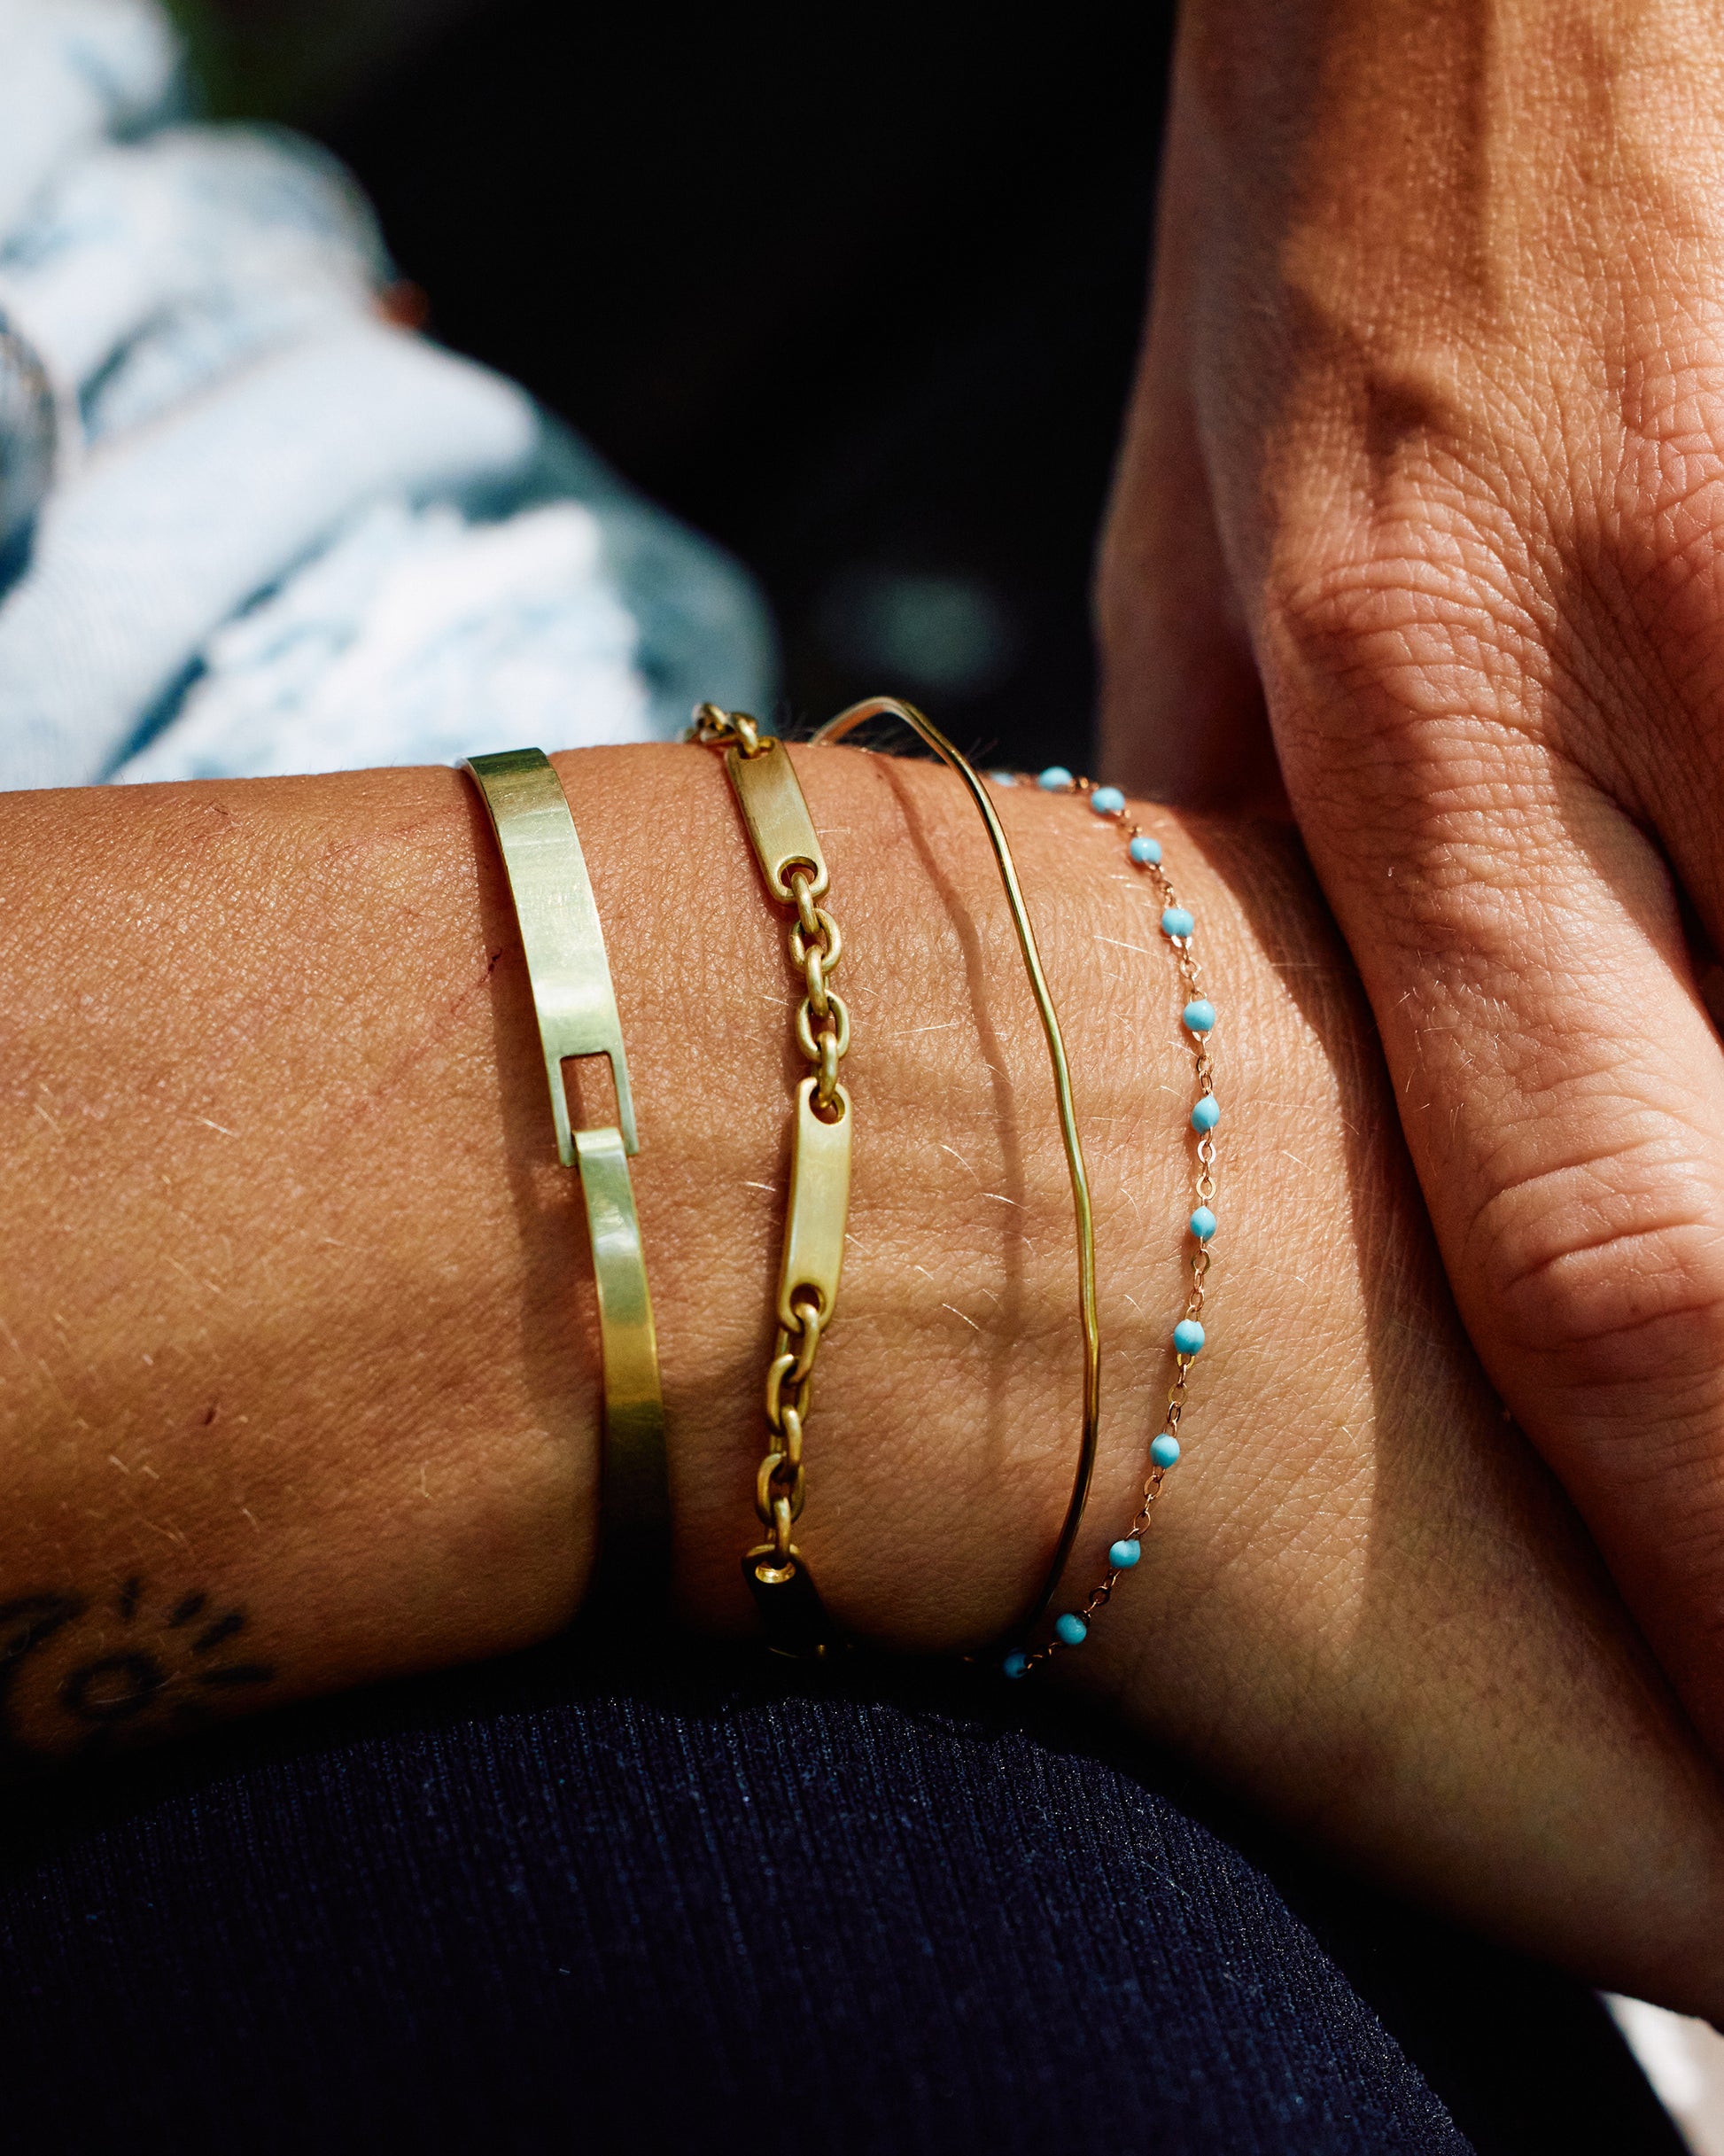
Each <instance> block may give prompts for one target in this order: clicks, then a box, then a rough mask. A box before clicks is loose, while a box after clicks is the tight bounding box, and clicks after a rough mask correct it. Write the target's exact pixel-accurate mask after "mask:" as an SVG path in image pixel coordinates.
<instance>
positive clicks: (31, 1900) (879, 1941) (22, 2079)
mask: <svg viewBox="0 0 1724 2156" xmlns="http://www.w3.org/2000/svg"><path fill="white" fill-rule="evenodd" d="M7 1825H8V1830H9V1831H8V1833H7V1834H6V1837H5V1843H4V1846H5V1848H6V1850H7V1852H8V1854H7V1856H5V1857H4V1859H0V1953H3V1954H4V1964H3V1965H4V1970H5V1972H6V1973H5V1977H4V1987H5V1993H6V1996H5V2000H4V2013H3V2014H0V2090H4V2098H3V2100H4V2115H5V2116H6V2118H7V2120H8V2121H9V2126H10V2129H11V2131H12V2134H13V2135H14V2136H16V2135H17V2134H18V2133H19V2131H22V2132H23V2133H24V2135H25V2139H24V2140H22V2141H19V2140H18V2139H16V2138H14V2139H13V2142H12V2145H15V2146H24V2145H28V2146H32V2147H36V2148H43V2149H49V2148H51V2149H54V2150H64V2151H82V2150H84V2149H89V2150H96V2149H101V2150H104V2151H106V2150H108V2149H111V2148H113V2147H114V2146H127V2145H129V2146H133V2147H136V2146H154V2145H158V2144H160V2145H169V2144H171V2145H173V2146H174V2147H175V2148H176V2149H178V2150H181V2151H187V2152H190V2151H201V2150H212V2151H214V2150H221V2151H230V2150H242V2149H243V2150H246V2151H269V2150H276V2149H281V2150H294V2151H304V2150H307V2149H311V2148H316V2149H318V2150H320V2151H322V2150H345V2149H349V2148H352V2149H376V2148H378V2147H382V2146H387V2147H400V2146H408V2145H411V2146H414V2147H415V2148H419V2149H423V2150H443V2149H448V2150H457V2149H459V2150H477V2149H484V2150H487V2151H491V2150H516V2149H518V2150H524V2151H525V2150H538V2149H543V2148H553V2147H555V2148H556V2149H559V2150H562V2149H586V2148H589V2147H590V2148H592V2149H594V2150H600V2149H603V2150H610V2149H612V2148H616V2147H619V2146H624V2145H626V2146H627V2147H628V2148H629V2149H631V2150H635V2151H641V2150H657V2149H673V2148H674V2149H680V2150H706V2149H727V2148H730V2147H741V2146H743V2145H746V2146H748V2147H749V2148H751V2149H755V2150H761V2151H769V2152H775V2151H780V2150H784V2151H790V2150H821V2151H827V2150H830V2151H835V2152H846V2151H852V2150H854V2151H858V2152H860V2151H866V2152H882V2156H885V2152H890V2156H898V2152H917V2151H922V2150H929V2151H932V2150H936V2149H938V2150H942V2151H945V2152H951V2151H964V2150H968V2149H973V2148H974V2149H977V2150H986V2151H988V2152H999V2156H1006V2152H1015V2151H1064V2150H1068V2149H1070V2150H1082V2149H1088V2148H1091V2147H1093V2148H1096V2149H1098V2150H1102V2151H1107V2152H1110V2156H1112V2152H1123V2151H1138V2150H1141V2151H1145V2152H1149V2151H1153V2152H1156V2156H1180V2152H1186V2151H1192V2152H1211V2151H1226V2152H1229V2156H1254V2152H1266V2156H1267V2152H1275V2156H1282V2152H1295V2151H1296V2152H1301V2156H1316V2152H1321V2156H1331V2152H1333V2156H1342V2152H1347V2156H1354V2152H1357V2156H1386V2152H1399V2151H1407V2152H1414V2151H1417V2152H1421V2156H1425V2152H1428V2156H1464V2152H1465V2151H1467V2150H1469V2149H1473V2150H1477V2151H1479V2152H1482V2156H1494V2152H1497V2151H1509V2150H1513V2151H1517V2152H1526V2151H1541V2150H1546V2149H1549V2150H1552V2151H1555V2150H1558V2149H1560V2150H1561V2151H1562V2152H1563V2156H1587V2152H1590V2151H1594V2150H1596V2151H1601V2152H1602V2151H1604V2150H1609V2151H1611V2152H1620V2151H1623V2150H1627V2149H1633V2150H1635V2151H1637V2152H1645V2156H1657V2152H1664V2151H1668V2152H1672V2156H1674V2152H1675V2151H1676V2150H1677V2149H1678V2146H1679V2144H1678V2143H1677V2142H1676V2140H1675V2138H1674V2136H1673V2135H1672V2133H1671V2131H1670V2129H1669V2128H1668V2126H1667V2124H1666V2122H1665V2121H1664V2118H1663V2114H1662V2113H1661V2112H1659V2111H1658V2107H1657V2105H1656V2104H1655V2103H1654V2102H1653V2101H1652V2099H1651V2098H1650V2092H1649V2091H1648V2090H1647V2088H1646V2086H1645V2083H1644V2082H1643V2081H1642V2080H1641V2078H1640V2076H1639V2074H1638V2073H1637V2070H1636V2069H1635V2066H1633V2063H1632V2061H1631V2059H1629V2057H1628V2055H1627V2052H1626V2051H1625V2050H1624V2049H1623V2047H1622V2046H1621V2045H1620V2043H1619V2041H1618V2040H1617V2038H1616V2037H1615V2035H1614V2032H1613V2030H1612V2028H1611V2024H1610V2023H1609V2021H1608V2020H1607V2019H1606V2018H1605V2017H1604V2013H1603V2012H1602V2009H1600V2008H1599V2006H1598V2005H1597V2003H1596V2001H1595V2000H1594V1999H1593V1998H1592V1997H1591V1996H1590V1995H1589V1994H1588V1993H1587V1992H1585V1991H1584V1990H1582V1989H1580V1987H1578V1986H1575V1985H1573V1984H1571V1983H1569V1982H1568V1981H1566V1980H1563V1979H1559V1978H1557V1977H1555V1976H1553V1975H1552V1974H1550V1973H1548V1972H1545V1971H1542V1970H1539V1969H1536V1968H1534V1967H1531V1966H1528V1965H1523V1964H1520V1963H1518V1962H1516V1961H1514V1960H1513V1959H1512V1958H1510V1957H1507V1956H1503V1955H1501V1954H1498V1953H1496V1952H1495V1951H1494V1950H1489V1949H1487V1948H1485V1947H1482V1946H1480V1945H1479V1944H1478V1943H1477V1942H1471V1941H1468V1940H1465V1939H1463V1938H1460V1937H1457V1936H1456V1935H1455V1934H1451V1933H1448V1932H1447V1931H1446V1930H1444V1929H1443V1928H1442V1927H1441V1926H1437V1925H1435V1924H1433V1923H1432V1922H1430V1921H1429V1920H1427V1919H1424V1918H1421V1917H1418V1916H1416V1915H1414V1914H1412V1913H1410V1912H1409V1911H1405V1910H1404V1909H1402V1908H1401V1907H1400V1906H1398V1905H1397V1904H1395V1903H1393V1902H1392V1901H1388V1900H1386V1899H1385V1898H1383V1897H1379V1896H1377V1895H1373V1894H1371V1893H1369V1892H1367V1891H1365V1890H1363V1889H1361V1888H1358V1887H1349V1886H1347V1885H1344V1884H1342V1883H1341V1882H1340V1881H1338V1880H1335V1879H1333V1878H1332V1877H1330V1876H1329V1875H1327V1874H1326V1873H1325V1872H1324V1871H1323V1870H1322V1869H1321V1868H1319V1867H1316V1866H1314V1865H1312V1864H1309V1863H1308V1862H1303V1861H1301V1860H1299V1859H1296V1858H1293V1857H1291V1856H1288V1854H1287V1852H1286V1851H1285V1850H1284V1849H1280V1848H1279V1847H1278V1846H1277V1843H1276V1842H1275V1841H1274V1840H1273V1838H1270V1837H1266V1836H1264V1835H1263V1834H1262V1833H1260V1832H1258V1831H1257V1830H1254V1829H1252V1828H1250V1827H1249V1826H1247V1825H1244V1824H1243V1823H1242V1822H1240V1821H1239V1820H1238V1819H1237V1818H1233V1817H1230V1816H1229V1815H1228V1814H1227V1813H1226V1812H1225V1811H1224V1810H1221V1809H1218V1808H1217V1807H1216V1806H1215V1804H1214V1803H1213V1802H1211V1801H1209V1800H1207V1799H1205V1798H1203V1797H1202V1796H1201V1795H1200V1794H1199V1793H1197V1792H1196V1791H1194V1790H1193V1789H1192V1787H1190V1786H1187V1785H1186V1784H1185V1783H1184V1780H1183V1779H1181V1778H1180V1777H1179V1776H1178V1775H1177V1773H1176V1772H1175V1771H1172V1770H1170V1769H1169V1768H1167V1767H1166V1766H1164V1765H1162V1764H1160V1763H1155V1762H1153V1761H1151V1762H1145V1760H1144V1759H1143V1758H1142V1757H1141V1756H1138V1755H1122V1756H1118V1757H1115V1756H1110V1755H1108V1754H1107V1751H1106V1749H1105V1748H1099V1747H1098V1746H1097V1744H1096V1742H1095V1740H1094V1732H1093V1731H1092V1730H1091V1729H1089V1728H1088V1727H1087V1726H1086V1725H1085V1724H1083V1723H1082V1722H1078V1721H1073V1720H1070V1719H1068V1718H1067V1716H1066V1715H1065V1713H1064V1712H1063V1710H1062V1709H1060V1708H1059V1707H1058V1705H1057V1704H1056V1703H1053V1702H1051V1701H1024V1700H1023V1699H1022V1697H1021V1693H1019V1692H1012V1693H1004V1691H1003V1688H1001V1687H998V1686H985V1687H984V1685H982V1682H981V1680H979V1679H971V1678H967V1677H963V1676H961V1675H960V1676H956V1677H954V1676H953V1675H951V1673H950V1672H933V1671H919V1670H882V1669H881V1668H880V1667H879V1666H878V1665H873V1666H862V1667H858V1668H856V1669H853V1670H847V1671H843V1672H839V1673H836V1674H823V1673H809V1672H804V1671H800V1670H795V1669H792V1668H789V1667H788V1666H786V1665H783V1664H775V1663H772V1662H767V1661H766V1660H765V1658H762V1657H759V1656H757V1654H753V1653H751V1652H741V1651H739V1652H736V1653H728V1652H721V1651H717V1650H711V1649H705V1648H701V1647H697V1646H686V1647H685V1646H679V1647H677V1648H676V1649H675V1651H674V1652H673V1653H672V1654H664V1653H658V1654H639V1653H636V1654H618V1653H617V1652H616V1651H615V1650H614V1649H608V1648H606V1647H605V1646H602V1644H599V1643H595V1642H594V1641H592V1640H590V1639H581V1638H574V1639H571V1640H568V1641H563V1642H559V1643H557V1645H555V1646H553V1647H551V1648H547V1649H545V1650H541V1651H540V1652H539V1653H538V1654H532V1655H527V1656H522V1657H520V1658H518V1659H517V1660H516V1661H514V1662H509V1663H505V1664H501V1665H493V1666H492V1667H491V1668H489V1669H486V1670H477V1671H468V1672H462V1673H458V1674H456V1675H454V1676H452V1677H445V1678H439V1679H437V1680H434V1681H428V1682H425V1683H423V1684H417V1685H402V1686H396V1687H392V1688H389V1689H387V1690H385V1691H382V1692H377V1693H370V1694H367V1695H361V1696H359V1697H356V1698H353V1699H350V1700H347V1701H336V1702H334V1703H332V1704H330V1705H328V1706H323V1707H320V1708H316V1709H315V1710H303V1711H299V1712H296V1713H292V1714H290V1715H287V1716H279V1717H277V1718H276V1719H275V1720H274V1721H270V1722H263V1723H260V1724H256V1725H254V1726H252V1727H249V1728H246V1729H244V1730H241V1731H238V1732H231V1733H229V1734H227V1735H224V1736H223V1737H221V1738H220V1739H217V1740H210V1741H207V1742H206V1743H203V1744H200V1745H199V1746H198V1747H194V1748H190V1749H188V1750H185V1751H182V1752H180V1753H178V1754H175V1755H170V1754H163V1755H159V1756H158V1757H156V1758H153V1759H149V1760H146V1761H143V1762H141V1763H136V1764H133V1765H130V1766H125V1767H120V1768H118V1769H108V1770H105V1773H104V1776H103V1777H102V1778H100V1779H98V1778H96V1777H91V1778H89V1779H88V1780H86V1781H85V1782H83V1783H82V1784H77V1785H74V1786H69V1787H68V1786H64V1785H63V1786H59V1787H58V1788H46V1787H44V1788H41V1789H37V1790H35V1791H34V1792H31V1793H28V1794H27V1795H26V1796H24V1797H22V1798H19V1799H18V1800H16V1801H15V1802H14V1803H13V1805H12V1810H11V1814H10V1817H9V1818H8V1822H7Z"/></svg>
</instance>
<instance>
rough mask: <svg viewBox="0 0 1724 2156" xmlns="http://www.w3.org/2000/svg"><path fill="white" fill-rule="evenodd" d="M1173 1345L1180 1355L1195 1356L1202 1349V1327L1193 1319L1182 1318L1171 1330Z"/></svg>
mask: <svg viewBox="0 0 1724 2156" xmlns="http://www.w3.org/2000/svg"><path fill="white" fill-rule="evenodd" d="M1173 1344H1174V1346H1175V1347H1176V1348H1177V1350H1179V1352H1180V1353H1181V1354H1182V1355H1197V1354H1200V1353H1201V1351H1202V1348H1203V1327H1201V1326H1200V1324H1199V1323H1198V1321H1197V1319H1195V1318H1182V1319H1180V1320H1179V1322H1178V1324H1177V1325H1176V1326H1175V1327H1174V1328H1173Z"/></svg>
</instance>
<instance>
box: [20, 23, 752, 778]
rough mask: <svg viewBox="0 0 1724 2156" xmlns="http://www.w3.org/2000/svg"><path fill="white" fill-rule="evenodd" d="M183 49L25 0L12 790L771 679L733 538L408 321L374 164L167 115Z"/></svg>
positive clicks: (649, 731) (282, 756)
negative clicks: (396, 301)
mask: <svg viewBox="0 0 1724 2156" xmlns="http://www.w3.org/2000/svg"><path fill="white" fill-rule="evenodd" d="M175 72H176V59H175V48H174V43H173V41H172V38H171V36H170V35H169V34H168V31H167V27H166V21H165V18H164V17H163V16H162V15H161V13H160V12H159V10H158V9H156V8H154V7H152V6H151V5H150V4H148V0H0V786H48V785H74V784H82V783H89V782H94V781H97V780H102V779H105V778H110V777H113V776H116V775H119V776H124V777H128V778H146V777H147V778H156V779H164V778H189V777H214V776H224V775H241V774H251V773H261V772H281V771H304V770H322V769H331V768H351V767H358V766H363V765H368V764H383V763H409V762H425V761H432V760H454V759H456V758H458V757H460V756H462V755H465V754H468V753H470V752H471V751H474V750H477V749H485V748H495V747H497V746H499V745H509V744H512V743H520V742H524V741H541V742H542V743H544V745H545V746H547V747H557V746H563V747H573V746H579V745H580V744H582V743H588V742H598V741H630V740H641V739H651V738H662V737H665V736H671V735H673V734H675V733H676V732H677V731H678V730H680V728H681V727H682V726H683V725H684V724H685V723H686V721H687V717H688V713H689V709H690V707H691V705H692V704H694V703H695V701H697V700H698V699H699V698H700V697H705V696H716V697H720V698H721V699H724V700H726V701H734V702H737V703H742V704H750V705H752V706H754V707H755V708H757V709H758V708H760V707H761V706H762V705H763V704H770V701H771V698H772V696H773V638H772V633H771V629H770V627H769V625H768V622H767V619H766V616H765V610H764V609H763V607H762V606H761V603H760V601H759V599H758V597H757V595H756V593H755V592H754V589H753V588H752V586H751V585H750V583H749V580H748V579H747V578H746V577H744V576H743V575H742V573H741V572H740V571H739V570H738V569H737V568H736V567H735V565H734V564H733V563H731V562H729V561H728V560H727V559H726V557H724V556H722V555H721V554H720V553H719V552H718V549H715V548H712V547H711V546H709V545H707V544H706V543H705V542H703V541H700V540H698V539H696V538H695V536H694V535H693V534H692V533H687V532H685V531H683V530H682V529H681V527H680V526H679V525H676V524H675V522H674V521H673V520H672V518H668V517H666V516H664V514H663V513H662V512H660V511H657V510H653V509H652V508H651V507H650V506H649V505H648V504H646V503H644V502H641V500H640V499H639V497H637V496H636V495H634V494H633V493H632V491H631V490H630V489H628V488H627V487H626V486H625V485H624V484H623V482H621V481H620V480H619V479H617V476H616V475H615V474H614V473H611V472H610V471H606V470H605V469H604V467H603V466H602V464H600V463H599V462H598V460H597V459H595V458H594V457H593V456H592V455H590V453H587V452H586V451H584V450H583V449H582V448H581V447H580V445H579V443H577V442H575V441H573V440H571V438H570V437H568V436H567V435H566V434H565V433H564V432H563V430H561V429H560V428H558V427H557V426H556V425H555V423H553V422H551V421H549V420H547V418H546V417H545V416H544V415H542V414H541V413H540V412H539V411H538V410H537V409H535V407H534V406H533V405H532V401H531V400H530V399H529V398H527V397H526V396H525V395H524V393H522V392H521V391H520V390H519V389H517V388H516V387H515V386H514V385H512V384H510V383H508V382H505V381H503V380H501V378H500V377H497V376H495V375H493V374H490V373H488V372H486V371H485V370H483V369H480V368H478V367H474V366H472V365H470V364H469V363H467V362H463V361H461V360H459V359H457V358H455V357H454V356H453V355H452V354H448V353H446V352H442V351H439V349H438V348H437V347H436V346H434V345H432V344H431V343H429V342H428V341H426V340H425V339H421V338H414V337H410V336H408V334H406V333H405V332H404V331H400V330H397V329H394V328H391V327H388V326H386V325H385V324H384V322H383V321H382V320H381V319H379V316H378V313H377V292H378V290H379V289H380V288H381V287H382V286H383V285H384V284H386V283H387V280H388V277H389V275H390V272H389V266H388V262H387V258H386V255H385V253H384V248H383V245H382V242H381V240H380V238H379V236H378V234H377V230H376V225H375V222H374V220H373V219H372V216H371V213H370V211H369V207H368V206H367V205H366V203H365V202H364V200H363V199H362V198H361V196H360V195H359V194H358V192H357V191H356V190H355V189H354V188H353V184H352V183H351V182H350V181H349V180H348V179H347V178H346V175H345V174H343V173H342V172H341V170H340V169H339V167H338V166H336V165H335V164H334V163H333V161H332V160H330V158H328V157H327V156H326V155H325V154H323V153H322V152H319V151H317V150H315V149H314V148H313V147H312V146H311V145H309V144H305V143H302V142H299V141H298V140H297V139H295V138H294V137H292V136H286V135H283V134H282V133H280V132H278V131H276V130H273V129H261V128H207V127H187V126H183V125H169V124H167V116H168V115H169V114H170V113H171V109H172V93H173V83H174V80H175ZM27 102H28V103H29V104H30V105H31V110H30V111H28V112H26V111H25V110H24V106H25V104H26V103H27ZM122 136H123V137H124V139H121V137H122ZM452 594H453V595H457V603H454V605H451V604H450V603H449V601H450V597H451V595H452Z"/></svg>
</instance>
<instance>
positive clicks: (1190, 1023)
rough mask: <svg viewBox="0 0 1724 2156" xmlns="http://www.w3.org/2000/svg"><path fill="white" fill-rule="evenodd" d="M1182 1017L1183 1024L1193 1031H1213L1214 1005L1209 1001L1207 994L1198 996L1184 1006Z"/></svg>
mask: <svg viewBox="0 0 1724 2156" xmlns="http://www.w3.org/2000/svg"><path fill="white" fill-rule="evenodd" d="M1184 1023H1185V1025H1186V1026H1187V1028H1188V1029H1189V1030H1190V1031H1192V1032H1193V1033H1208V1032H1213V1031H1215V1005H1214V1004H1213V1003H1212V1002H1210V1000H1209V999H1208V996H1199V997H1197V998H1196V999H1195V1000H1193V1001H1192V1002H1190V1003H1188V1004H1187V1005H1186V1006H1185V1008H1184Z"/></svg>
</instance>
